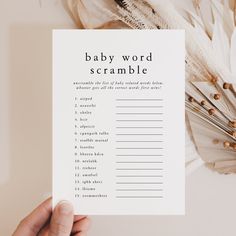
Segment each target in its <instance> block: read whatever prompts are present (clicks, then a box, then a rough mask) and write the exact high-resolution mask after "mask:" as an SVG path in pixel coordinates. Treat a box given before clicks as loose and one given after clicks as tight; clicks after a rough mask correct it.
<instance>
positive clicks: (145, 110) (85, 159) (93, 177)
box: [53, 30, 185, 215]
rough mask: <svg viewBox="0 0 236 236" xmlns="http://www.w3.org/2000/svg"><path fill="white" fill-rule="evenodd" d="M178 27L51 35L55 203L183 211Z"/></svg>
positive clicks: (86, 210)
mask: <svg viewBox="0 0 236 236" xmlns="http://www.w3.org/2000/svg"><path fill="white" fill-rule="evenodd" d="M184 80H185V36H184V31H182V30H143V31H141V30H55V31H54V32H53V204H54V206H55V204H56V203H58V201H60V200H69V201H71V202H72V203H73V205H74V209H75V213H76V214H80V215H81V214H82V215H165V214H168V215H170V214H175V215H176V214H184V212H185V167H184V153H185V151H184V135H185V128H184Z"/></svg>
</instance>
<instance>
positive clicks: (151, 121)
mask: <svg viewBox="0 0 236 236" xmlns="http://www.w3.org/2000/svg"><path fill="white" fill-rule="evenodd" d="M116 121H117V122H129V121H130V122H163V120H116Z"/></svg>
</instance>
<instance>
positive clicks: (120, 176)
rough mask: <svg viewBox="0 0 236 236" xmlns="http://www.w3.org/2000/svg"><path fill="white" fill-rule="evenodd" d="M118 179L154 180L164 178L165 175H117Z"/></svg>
mask: <svg viewBox="0 0 236 236" xmlns="http://www.w3.org/2000/svg"><path fill="white" fill-rule="evenodd" d="M116 177H119V178H129V177H131V178H143V177H144V178H149V177H150V178H153V177H158V178H161V177H163V175H117V176H116Z"/></svg>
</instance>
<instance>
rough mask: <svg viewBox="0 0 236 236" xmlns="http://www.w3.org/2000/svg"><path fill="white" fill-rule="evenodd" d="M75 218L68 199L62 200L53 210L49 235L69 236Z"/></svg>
mask: <svg viewBox="0 0 236 236" xmlns="http://www.w3.org/2000/svg"><path fill="white" fill-rule="evenodd" d="M73 220H74V213H73V207H72V205H71V204H70V203H69V202H67V201H62V202H60V203H59V204H58V205H57V206H56V207H55V209H54V211H53V214H52V218H51V222H50V227H49V235H48V236H69V235H70V234H71V230H72V226H73Z"/></svg>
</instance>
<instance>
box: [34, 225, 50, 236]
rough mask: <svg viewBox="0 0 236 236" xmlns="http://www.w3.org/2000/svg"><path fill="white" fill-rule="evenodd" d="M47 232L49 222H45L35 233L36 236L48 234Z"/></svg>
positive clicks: (46, 235)
mask: <svg viewBox="0 0 236 236" xmlns="http://www.w3.org/2000/svg"><path fill="white" fill-rule="evenodd" d="M48 234H49V224H46V225H45V226H44V227H43V228H42V229H41V230H40V231H39V233H38V234H37V236H48Z"/></svg>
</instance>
